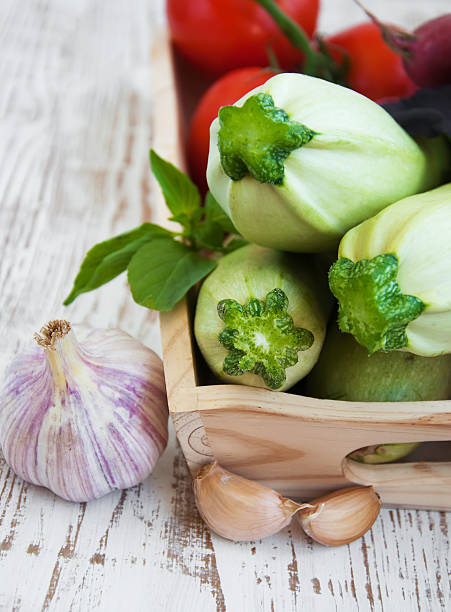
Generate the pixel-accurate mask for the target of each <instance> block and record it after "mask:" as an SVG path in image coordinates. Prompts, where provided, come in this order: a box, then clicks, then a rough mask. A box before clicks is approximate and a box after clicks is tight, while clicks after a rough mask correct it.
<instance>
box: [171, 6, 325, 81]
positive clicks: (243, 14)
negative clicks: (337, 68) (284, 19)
mask: <svg viewBox="0 0 451 612" xmlns="http://www.w3.org/2000/svg"><path fill="white" fill-rule="evenodd" d="M277 4H278V5H279V6H280V8H281V9H282V10H283V11H285V12H286V13H287V15H289V16H290V17H291V18H292V19H294V20H295V21H296V22H297V23H298V24H300V25H301V27H302V28H303V29H304V31H305V32H306V34H307V35H308V36H311V35H312V34H313V32H314V30H315V26H316V20H317V16H318V9H319V0H277ZM167 14H168V20H169V26H170V30H171V35H172V39H173V40H174V42H175V44H176V46H177V48H178V50H179V51H180V53H181V54H182V55H184V56H185V57H186V58H187V59H189V60H190V61H191V62H192V63H193V64H195V65H196V66H197V67H198V68H200V69H202V70H203V71H205V72H207V73H209V74H212V75H220V74H224V73H225V72H227V71H228V70H232V69H234V68H240V67H243V66H259V65H261V66H265V65H267V63H268V53H267V46H268V45H270V46H271V48H272V49H273V51H274V52H275V54H276V57H277V60H278V62H279V64H280V66H281V67H282V68H283V69H291V68H293V67H294V66H296V64H298V63H299V62H300V61H301V59H302V54H301V52H300V51H299V49H295V48H294V47H293V45H292V44H291V43H290V42H289V41H288V40H287V38H286V37H285V36H284V35H283V34H282V32H281V31H280V30H279V27H278V26H277V25H276V23H275V22H274V20H273V19H272V18H271V17H270V16H269V15H268V13H266V11H265V10H264V9H263V8H262V7H261V6H259V5H258V4H257V3H256V2H254V0H191V1H185V2H184V1H182V0H167Z"/></svg>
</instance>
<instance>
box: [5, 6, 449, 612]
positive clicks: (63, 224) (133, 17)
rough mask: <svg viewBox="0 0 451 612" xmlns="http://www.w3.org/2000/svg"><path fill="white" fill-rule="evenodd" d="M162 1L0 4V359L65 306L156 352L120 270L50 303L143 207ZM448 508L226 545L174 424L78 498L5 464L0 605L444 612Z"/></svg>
mask: <svg viewBox="0 0 451 612" xmlns="http://www.w3.org/2000/svg"><path fill="white" fill-rule="evenodd" d="M162 4H163V3H162V0H156V1H150V2H149V1H148V0H135V1H134V2H133V3H130V2H127V1H126V0H110V1H109V2H108V3H105V2H102V1H101V0H89V1H88V0H78V2H72V3H68V2H65V1H64V0H26V1H24V2H20V3H18V2H15V0H4V1H3V2H2V3H1V5H0V41H1V47H2V54H1V57H0V76H1V81H2V89H1V90H0V134H1V136H2V138H1V139H0V161H1V163H0V202H1V207H0V228H1V229H0V249H1V258H0V286H1V288H2V290H1V292H0V312H1V317H0V331H1V333H2V337H3V338H4V345H3V346H4V349H3V350H2V352H1V353H0V366H1V367H2V368H3V366H4V365H5V364H6V363H7V361H8V359H9V354H11V353H12V352H14V351H15V350H17V349H18V348H19V347H20V346H24V344H25V343H26V342H29V341H30V339H31V337H32V333H33V331H35V330H36V329H37V328H39V327H40V325H41V324H42V323H43V322H45V321H46V320H47V319H49V318H54V317H57V316H60V315H63V314H64V316H66V317H67V318H69V319H70V320H73V321H79V322H81V321H84V322H88V323H91V324H93V325H96V326H116V325H120V326H121V327H122V328H124V329H126V330H127V331H129V332H130V333H132V334H134V335H136V336H138V337H140V338H141V339H142V340H143V341H145V342H146V343H147V344H149V345H150V346H152V347H154V348H155V349H157V350H160V344H159V343H160V340H159V330H158V325H157V319H156V317H155V315H153V314H152V313H149V312H148V311H146V310H145V309H142V308H139V307H138V306H135V305H134V304H133V303H132V302H131V300H130V297H129V294H128V291H127V289H126V281H125V278H120V279H117V280H115V281H113V282H112V283H111V284H110V285H108V286H106V287H105V288H104V289H102V291H100V292H97V293H94V294H92V295H90V294H86V295H85V296H83V297H82V298H80V300H78V301H77V302H76V303H75V304H74V305H73V306H71V307H70V308H68V309H63V308H62V307H61V300H62V298H63V297H64V295H65V294H66V293H67V291H68V290H69V288H70V284H71V281H72V278H73V276H74V274H75V272H76V270H77V268H78V265H79V263H80V259H81V257H82V255H83V254H84V252H85V251H86V249H87V248H89V246H91V245H92V244H93V243H95V242H96V241H98V240H101V239H103V238H106V237H108V236H111V235H113V234H114V233H118V232H120V231H123V230H126V229H129V228H131V227H133V226H135V225H137V224H138V223H139V222H141V220H150V219H152V218H153V209H152V203H153V198H154V195H153V193H154V191H153V190H154V187H153V186H152V184H151V180H150V174H149V171H148V158H147V150H148V147H149V146H150V144H151V142H152V96H153V91H154V89H153V85H152V75H151V71H150V63H149V54H150V45H151V39H152V32H153V31H154V28H155V27H156V26H157V25H158V24H160V23H161V22H162V15H163V6H162ZM368 4H369V6H370V7H371V8H373V9H374V10H376V9H377V10H378V11H379V7H380V10H381V14H382V16H385V17H386V18H389V19H390V21H396V20H397V16H398V15H400V16H402V15H406V16H407V17H408V18H409V19H411V20H417V21H419V20H420V18H421V15H422V14H425V13H426V12H427V13H428V14H431V15H432V13H433V12H435V13H434V14H437V13H439V12H443V11H444V10H449V6H448V4H449V3H448V0H446V1H445V2H443V1H442V0H434V2H431V3H424V2H421V1H420V0H415V1H412V2H410V3H409V10H408V13H409V14H408V15H407V9H406V7H405V2H403V1H402V0H394V1H393V2H390V3H389V2H388V1H385V2H378V3H376V2H374V3H368ZM371 4H372V6H371ZM323 7H324V8H323V11H324V17H325V20H324V21H323V23H324V24H325V26H327V27H328V28H329V29H331V28H332V26H333V25H334V24H343V23H345V22H347V21H348V18H350V19H355V20H360V19H361V16H360V12H359V10H358V9H357V8H356V7H355V6H354V5H353V4H351V3H350V2H347V0H346V2H345V0H343V1H341V2H337V1H336V0H334V1H333V2H332V0H323ZM384 11H385V13H384ZM328 24H329V25H328ZM448 518H449V515H448V514H445V513H439V512H424V511H422V512H415V511H407V510H384V511H383V512H382V514H381V518H380V519H379V520H378V521H377V522H376V524H375V526H374V527H373V529H372V531H371V532H370V533H369V534H367V535H366V536H365V538H364V539H363V540H361V541H359V542H355V543H353V544H351V545H350V546H347V547H343V548H339V549H333V550H329V549H324V548H322V547H320V546H319V545H316V544H314V543H312V542H311V541H310V540H308V539H307V538H306V537H305V536H304V535H303V534H302V533H301V531H300V529H299V528H298V526H297V525H295V524H293V526H292V527H291V528H287V529H285V530H284V531H283V532H281V533H280V534H278V535H277V536H274V537H272V538H269V539H267V540H265V541H259V542H253V543H245V544H234V543H230V542H226V541H225V540H222V539H221V538H219V537H217V536H214V535H210V534H209V532H208V530H206V529H205V527H204V526H203V524H202V523H201V521H200V519H199V517H198V515H197V513H196V511H195V510H194V504H193V497H192V493H191V485H190V481H189V474H188V471H187V469H186V467H185V464H184V461H183V458H182V456H181V454H180V451H179V450H177V448H176V444H175V439H174V436H173V435H172V436H171V440H170V443H169V447H168V449H167V451H166V452H165V454H164V455H163V457H162V459H161V461H160V462H159V464H158V466H157V468H156V470H155V471H154V473H153V475H152V476H151V477H150V478H149V479H147V480H146V481H145V482H144V483H143V484H142V485H140V486H138V487H134V488H133V489H130V490H128V491H127V492H123V493H121V492H116V493H113V494H112V495H109V496H107V497H105V498H103V499H101V500H98V501H95V502H92V503H89V504H86V505H81V504H70V503H68V502H65V501H63V500H60V499H57V498H56V497H55V496H53V495H52V494H50V493H49V492H47V491H45V490H43V489H39V488H37V487H33V486H31V485H27V484H25V483H23V482H22V481H21V480H20V479H18V478H16V477H15V476H14V475H13V474H12V473H11V471H10V470H9V469H8V467H7V466H6V465H5V463H4V461H3V460H0V610H7V611H9V610H17V611H20V612H29V611H33V612H34V611H35V610H39V609H42V608H44V609H47V610H50V611H52V610H55V611H57V612H59V611H61V610H74V611H81V612H85V611H86V610H118V609H130V610H147V609H152V610H155V611H158V612H159V611H160V610H161V611H170V612H179V611H180V612H182V611H183V612H191V611H193V612H194V611H196V612H213V611H215V610H220V611H221V610H227V611H229V612H230V611H231V612H235V611H239V612H241V610H243V611H244V610H246V612H247V611H249V610H260V609H261V610H264V611H268V612H270V611H271V610H276V611H277V612H279V611H285V610H286V611H290V612H291V611H294V610H301V609H302V610H309V611H310V610H312V611H313V612H315V611H318V612H328V611H329V610H332V611H333V610H343V611H346V612H348V611H351V610H357V609H358V610H362V611H366V610H377V611H379V610H385V611H387V610H396V609H397V608H399V609H401V608H402V609H406V610H418V609H422V610H434V612H435V610H441V609H442V610H447V609H449V607H450V583H449V575H450V567H449V560H448V559H449V553H450V549H449V536H448Z"/></svg>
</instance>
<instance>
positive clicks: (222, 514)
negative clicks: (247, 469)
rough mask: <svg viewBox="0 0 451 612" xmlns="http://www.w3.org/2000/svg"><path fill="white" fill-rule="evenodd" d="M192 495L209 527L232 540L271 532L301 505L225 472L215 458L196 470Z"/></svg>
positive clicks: (260, 536) (281, 525) (257, 537)
mask: <svg viewBox="0 0 451 612" xmlns="http://www.w3.org/2000/svg"><path fill="white" fill-rule="evenodd" d="M194 495H195V499H196V504H197V508H198V510H199V513H200V515H201V517H202V518H203V519H204V521H205V522H206V523H207V525H208V526H209V527H210V529H212V530H213V531H214V532H215V533H217V534H219V535H221V536H222V537H224V538H227V539H229V540H235V541H247V540H259V539H261V538H266V537H268V536H270V535H273V534H274V533H277V532H278V531H280V530H281V529H283V527H285V526H286V525H288V523H290V521H291V518H292V516H293V515H294V514H295V513H296V512H297V511H298V510H299V509H300V508H302V507H303V506H302V505H300V504H297V503H296V502H294V501H292V500H291V499H288V498H286V497H282V496H281V495H279V494H278V493H276V491H273V489H270V488H269V487H265V486H264V485H262V484H259V483H257V482H253V481H252V480H248V479H247V478H243V477H242V476H237V475H236V474H232V473H231V472H228V471H227V470H225V469H224V468H222V467H221V466H220V465H219V464H218V463H217V462H216V461H213V463H210V464H208V465H204V466H203V467H201V468H200V470H199V471H198V473H197V475H196V477H195V479H194Z"/></svg>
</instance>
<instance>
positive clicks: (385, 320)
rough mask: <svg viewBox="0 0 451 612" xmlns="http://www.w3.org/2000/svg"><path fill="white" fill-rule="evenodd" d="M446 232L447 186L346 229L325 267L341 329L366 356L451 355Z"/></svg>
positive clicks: (450, 254) (450, 259) (450, 247)
mask: <svg viewBox="0 0 451 612" xmlns="http://www.w3.org/2000/svg"><path fill="white" fill-rule="evenodd" d="M450 236H451V183H449V184H447V185H442V186H441V187H438V188H437V189H434V190H432V191H428V192H426V193H421V194H417V195H414V196H411V197H409V198H404V199H403V200H400V201H399V202H396V203H395V204H392V205H391V206H389V207H387V208H386V209H385V210H383V211H381V212H380V213H379V214H377V215H376V216H375V217H372V218H371V219H368V220H367V221H364V222H363V223H361V224H360V225H358V226H357V227H354V228H353V229H351V230H350V231H349V232H347V234H346V235H345V236H344V237H343V239H342V241H341V243H340V247H339V251H338V255H339V259H338V261H336V262H335V263H334V264H333V266H332V267H331V269H330V272H329V284H330V288H331V290H332V293H333V294H334V295H335V297H336V298H337V299H338V302H339V314H338V323H339V326H340V329H341V330H342V331H344V332H348V333H351V334H353V336H354V337H355V338H356V340H357V341H358V342H360V344H362V345H363V346H365V347H366V348H367V350H368V351H369V352H370V353H373V352H375V351H378V350H382V351H391V350H404V351H409V352H411V353H415V354H416V355H423V356H428V357H430V356H434V355H440V354H443V353H451V274H450V266H451V241H450Z"/></svg>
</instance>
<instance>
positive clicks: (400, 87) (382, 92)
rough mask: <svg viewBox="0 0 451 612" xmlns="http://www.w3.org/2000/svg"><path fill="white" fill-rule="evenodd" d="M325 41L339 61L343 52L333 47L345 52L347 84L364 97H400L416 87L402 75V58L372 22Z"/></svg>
mask: <svg viewBox="0 0 451 612" xmlns="http://www.w3.org/2000/svg"><path fill="white" fill-rule="evenodd" d="M325 43H326V44H327V45H328V48H329V51H330V53H331V54H332V56H333V57H334V58H335V59H336V60H337V61H341V62H343V61H344V58H345V54H344V53H343V52H340V51H339V49H337V48H336V46H338V47H341V48H342V49H344V51H346V52H347V53H348V54H349V61H350V69H349V72H348V73H347V77H346V80H347V83H348V85H349V86H350V87H351V88H352V89H355V90H356V91H358V92H359V93H361V94H363V95H365V96H367V97H368V98H371V99H372V100H380V99H381V98H388V97H404V96H409V95H410V94H412V93H413V92H414V91H415V90H416V87H415V85H414V83H413V82H412V81H411V80H410V78H409V77H408V75H407V74H406V71H405V69H404V66H403V63H402V59H401V58H400V57H399V55H397V54H396V53H395V52H394V51H392V49H390V48H389V47H388V45H387V44H386V42H385V41H384V39H383V37H382V34H381V32H380V30H379V27H378V26H377V25H376V24H375V23H372V22H366V23H361V24H359V25H356V26H353V27H352V28H348V29H347V30H343V32H339V33H338V34H334V35H333V36H329V37H328V38H326V39H325ZM330 45H333V46H330Z"/></svg>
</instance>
